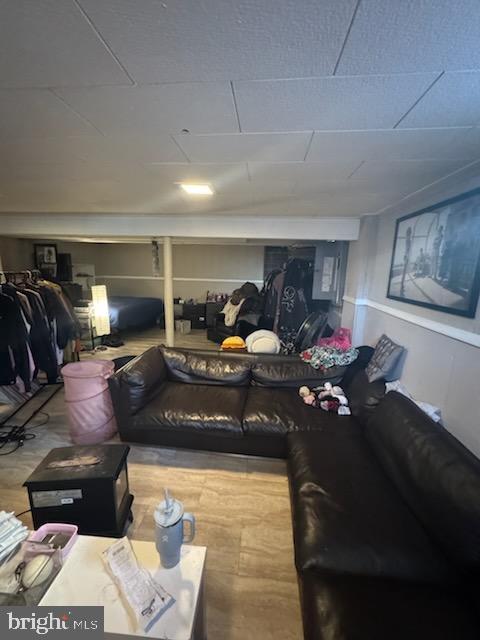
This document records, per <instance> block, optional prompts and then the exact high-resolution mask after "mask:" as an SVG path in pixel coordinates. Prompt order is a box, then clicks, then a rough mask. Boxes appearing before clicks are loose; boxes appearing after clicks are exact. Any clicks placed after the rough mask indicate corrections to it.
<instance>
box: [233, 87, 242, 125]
mask: <svg viewBox="0 0 480 640" xmlns="http://www.w3.org/2000/svg"><path fill="white" fill-rule="evenodd" d="M230 89H231V90H232V98H233V106H234V108H235V115H236V117H237V124H238V131H239V132H240V133H242V123H241V122H240V114H239V113H238V105H237V96H236V95H235V87H234V85H233V80H230Z"/></svg>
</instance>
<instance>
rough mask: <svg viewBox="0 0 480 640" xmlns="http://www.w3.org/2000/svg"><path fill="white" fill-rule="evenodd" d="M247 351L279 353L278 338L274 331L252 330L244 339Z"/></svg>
mask: <svg viewBox="0 0 480 640" xmlns="http://www.w3.org/2000/svg"><path fill="white" fill-rule="evenodd" d="M245 344H246V345H247V351H248V353H279V352H280V340H279V338H278V336H277V334H276V333H273V331H268V330H267V329H259V330H258V331H254V332H253V333H251V334H250V335H249V336H247V338H246V339H245Z"/></svg>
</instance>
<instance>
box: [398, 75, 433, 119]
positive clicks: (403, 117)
mask: <svg viewBox="0 0 480 640" xmlns="http://www.w3.org/2000/svg"><path fill="white" fill-rule="evenodd" d="M444 75H445V71H442V72H441V73H440V74H439V75H438V76H437V77H436V78H435V80H434V81H433V82H432V83H431V85H430V86H428V87H427V88H426V89H425V91H424V92H423V93H422V95H421V96H420V97H419V98H418V99H417V100H415V102H414V103H413V104H412V106H411V107H410V109H408V111H406V112H405V113H404V114H403V116H402V117H401V118H400V120H399V121H398V122H396V123H395V124H394V125H393V129H396V128H397V127H398V126H399V124H400V123H401V122H402V121H403V120H405V118H406V117H407V116H408V114H409V113H411V112H412V111H413V110H414V109H415V107H416V106H417V104H419V103H420V102H421V101H422V100H423V98H424V97H425V96H426V95H427V93H428V92H429V91H430V89H431V88H432V87H433V86H434V85H436V84H437V82H438V81H439V80H440V78H442V77H443V76H444Z"/></svg>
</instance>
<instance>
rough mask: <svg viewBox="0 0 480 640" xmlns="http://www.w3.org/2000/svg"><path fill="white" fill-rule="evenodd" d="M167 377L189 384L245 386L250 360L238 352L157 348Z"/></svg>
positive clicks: (250, 364)
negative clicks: (161, 356)
mask: <svg viewBox="0 0 480 640" xmlns="http://www.w3.org/2000/svg"><path fill="white" fill-rule="evenodd" d="M160 352H161V353H162V355H163V359H164V362H165V366H166V369H167V377H168V379H169V380H173V381H175V382H185V383H188V384H204V385H205V384H208V385H226V386H230V387H247V386H248V385H249V384H250V368H251V366H252V362H253V361H252V360H251V359H250V358H247V357H245V354H239V353H219V352H216V351H203V352H202V351H186V350H183V349H171V348H169V347H164V346H162V347H160Z"/></svg>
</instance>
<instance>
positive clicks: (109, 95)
mask: <svg viewBox="0 0 480 640" xmlns="http://www.w3.org/2000/svg"><path fill="white" fill-rule="evenodd" d="M57 93H58V95H60V96H61V97H62V98H63V99H64V100H65V101H66V102H67V103H68V104H69V105H70V106H72V107H73V108H74V109H75V110H76V111H77V112H78V113H80V114H81V115H82V116H84V117H85V118H87V119H88V120H89V121H90V122H92V123H93V124H94V125H95V126H96V127H97V128H98V129H99V130H100V131H101V132H102V133H105V134H120V135H125V134H130V135H132V133H139V132H140V133H142V132H143V134H145V133H146V132H149V133H180V132H181V131H182V129H188V130H189V131H191V132H192V133H211V132H213V133H231V132H235V131H238V124H237V118H236V114H235V106H234V103H233V96H232V91H231V87H230V85H229V84H228V83H220V82H210V83H208V82H204V83H202V82H192V83H177V84H162V85H155V86H141V87H95V88H91V89H60V90H58V91H57Z"/></svg>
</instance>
